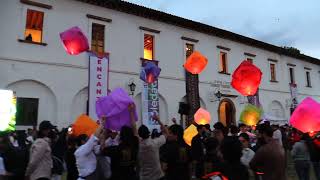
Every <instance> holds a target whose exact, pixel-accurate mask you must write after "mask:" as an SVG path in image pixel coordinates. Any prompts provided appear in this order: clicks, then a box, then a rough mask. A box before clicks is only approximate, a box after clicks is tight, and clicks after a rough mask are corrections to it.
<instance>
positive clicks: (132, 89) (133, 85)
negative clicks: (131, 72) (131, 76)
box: [128, 81, 136, 96]
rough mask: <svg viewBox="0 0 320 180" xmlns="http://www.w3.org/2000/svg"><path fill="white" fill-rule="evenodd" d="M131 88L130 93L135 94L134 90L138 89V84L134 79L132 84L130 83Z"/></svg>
mask: <svg viewBox="0 0 320 180" xmlns="http://www.w3.org/2000/svg"><path fill="white" fill-rule="evenodd" d="M128 86H129V89H130V95H131V96H133V95H134V91H135V90H136V84H135V83H134V82H133V81H132V82H131V83H130V84H128Z"/></svg>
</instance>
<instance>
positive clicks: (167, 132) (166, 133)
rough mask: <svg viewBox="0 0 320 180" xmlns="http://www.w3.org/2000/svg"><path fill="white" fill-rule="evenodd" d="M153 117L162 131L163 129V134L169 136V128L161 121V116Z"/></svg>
mask: <svg viewBox="0 0 320 180" xmlns="http://www.w3.org/2000/svg"><path fill="white" fill-rule="evenodd" d="M153 119H154V120H155V121H157V122H158V123H159V125H160V128H161V131H162V134H163V135H164V136H165V137H166V138H167V137H168V135H169V130H168V128H167V127H166V126H164V125H163V123H162V122H161V121H160V118H159V116H154V117H153Z"/></svg>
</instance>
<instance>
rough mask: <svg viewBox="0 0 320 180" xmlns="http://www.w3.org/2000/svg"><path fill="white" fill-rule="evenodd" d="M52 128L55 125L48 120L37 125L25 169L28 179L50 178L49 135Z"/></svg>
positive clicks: (42, 179) (46, 179)
mask: <svg viewBox="0 0 320 180" xmlns="http://www.w3.org/2000/svg"><path fill="white" fill-rule="evenodd" d="M54 128H55V126H53V125H52V124H51V123H50V121H42V122H41V123H40V125H39V134H38V138H37V139H36V141H35V142H34V143H33V144H32V146H31V148H30V160H29V164H28V167H27V170H26V177H27V178H30V180H48V179H50V178H51V168H52V166H53V163H52V156H51V147H50V144H51V140H50V138H49V135H50V133H51V132H52V129H54Z"/></svg>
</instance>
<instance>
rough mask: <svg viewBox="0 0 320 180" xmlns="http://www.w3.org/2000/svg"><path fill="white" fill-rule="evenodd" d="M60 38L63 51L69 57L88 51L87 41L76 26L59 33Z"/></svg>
mask: <svg viewBox="0 0 320 180" xmlns="http://www.w3.org/2000/svg"><path fill="white" fill-rule="evenodd" d="M60 38H61V41H62V42H63V45H64V48H65V50H66V51H67V53H69V54H71V55H78V54H80V53H82V52H84V51H88V50H89V44H88V39H87V37H86V36H85V35H84V34H83V33H82V31H81V29H80V28H79V27H77V26H75V27H72V28H70V29H67V30H66V31H64V32H62V33H60Z"/></svg>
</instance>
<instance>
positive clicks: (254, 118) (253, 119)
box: [240, 105, 262, 126]
mask: <svg viewBox="0 0 320 180" xmlns="http://www.w3.org/2000/svg"><path fill="white" fill-rule="evenodd" d="M261 114H262V110H261V108H258V107H256V106H254V105H247V106H246V107H245V108H244V110H243V111H242V113H241V115H240V121H241V122H243V123H244V124H245V125H248V126H253V125H256V124H257V123H258V122H259V121H260V117H261Z"/></svg>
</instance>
